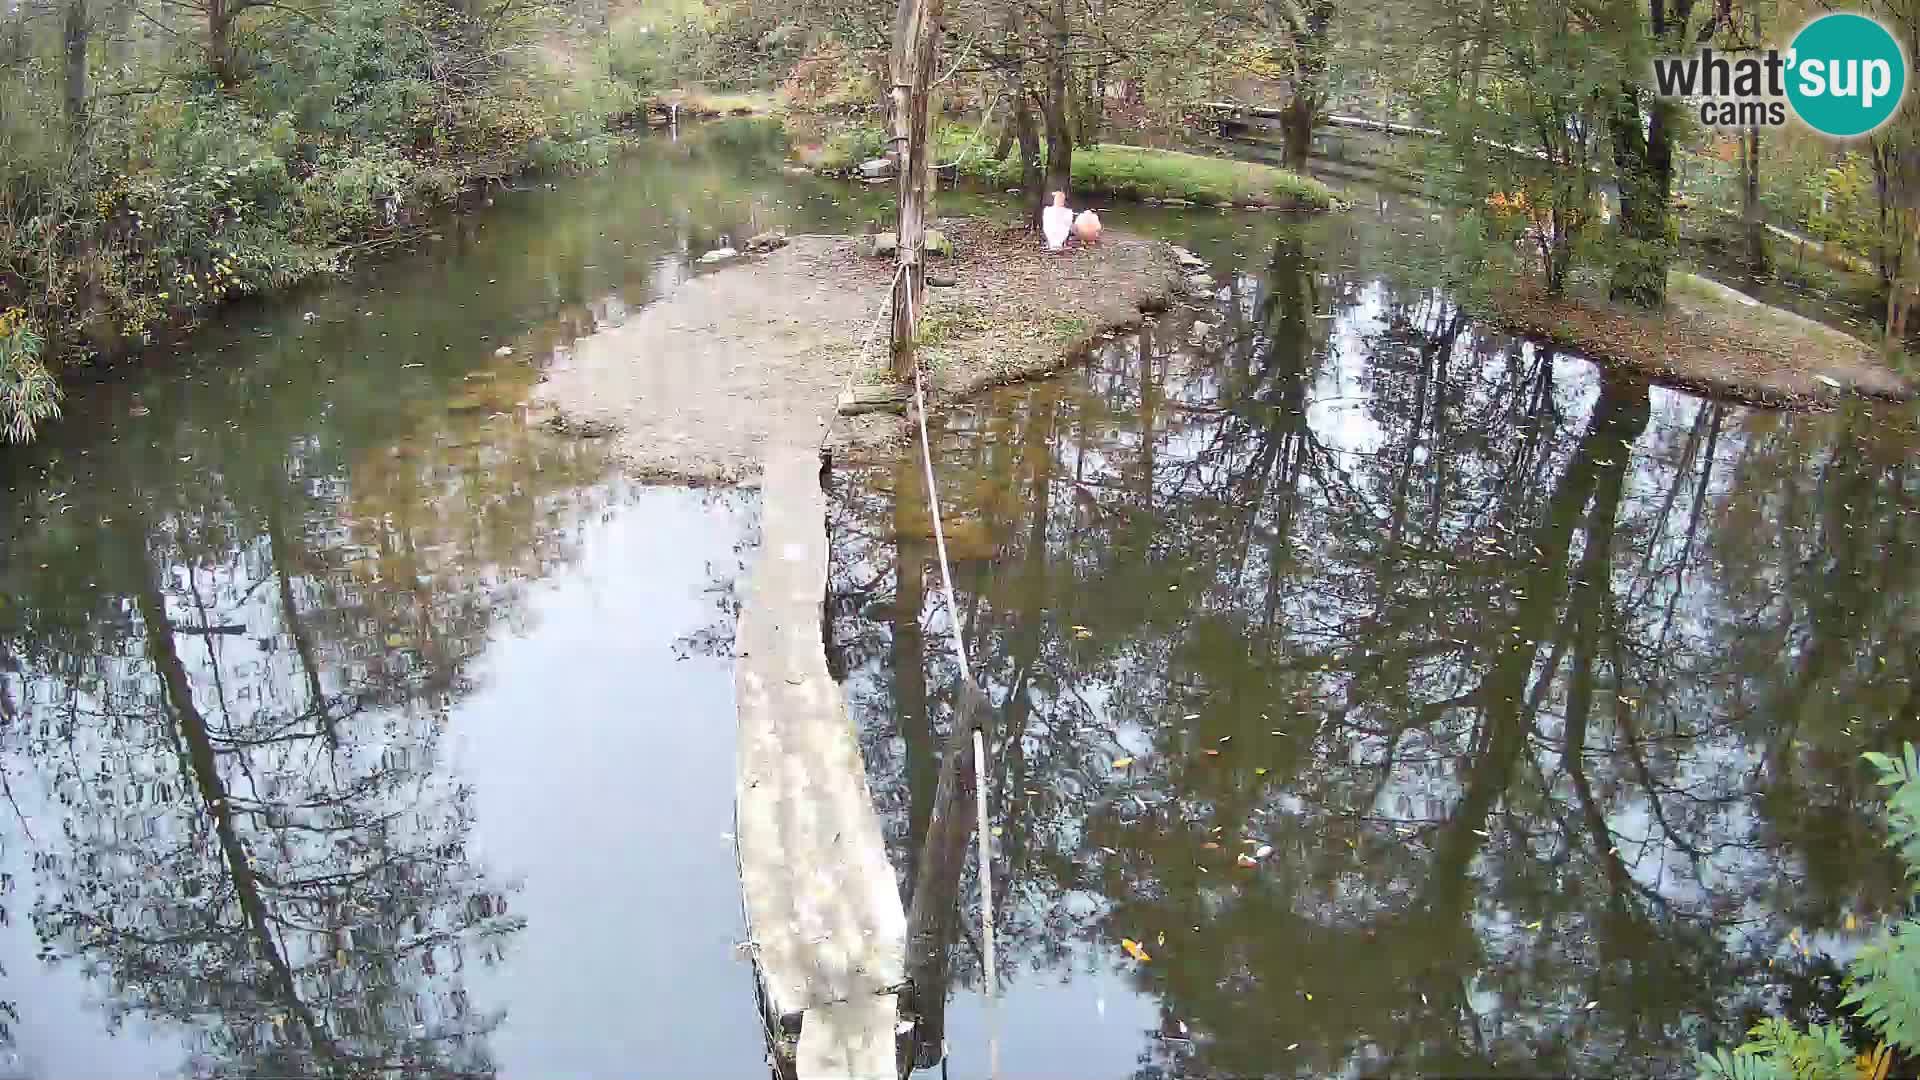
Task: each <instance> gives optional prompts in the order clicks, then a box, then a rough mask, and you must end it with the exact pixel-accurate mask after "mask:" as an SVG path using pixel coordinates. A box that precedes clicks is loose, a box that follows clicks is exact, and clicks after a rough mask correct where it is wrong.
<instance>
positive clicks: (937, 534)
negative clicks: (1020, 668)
mask: <svg viewBox="0 0 1920 1080" xmlns="http://www.w3.org/2000/svg"><path fill="white" fill-rule="evenodd" d="M907 321H908V323H909V324H910V325H911V324H913V323H915V322H917V320H916V319H915V318H914V316H913V290H912V289H911V288H909V289H908V290H907ZM913 408H914V412H916V413H918V414H919V416H920V463H921V465H922V466H924V467H925V469H926V475H927V505H928V507H929V509H931V510H932V512H933V543H934V546H935V547H936V548H937V549H938V550H939V552H940V584H941V587H942V589H943V590H944V591H945V593H946V597H947V629H949V630H951V631H952V632H953V655H954V658H955V659H957V660H959V661H960V679H961V681H962V682H965V683H966V684H967V685H968V686H971V685H973V672H972V671H971V670H969V669H968V667H967V645H966V642H965V641H964V640H962V638H961V636H960V605H959V604H958V603H957V602H955V600H954V598H953V573H952V572H951V571H949V570H948V569H947V535H946V531H945V530H944V529H943V528H942V527H941V524H940V499H939V497H938V495H937V493H936V491H935V488H934V486H933V484H934V481H933V450H932V449H931V448H930V447H929V446H928V445H927V399H926V396H925V394H923V393H922V391H921V388H920V362H919V361H918V360H915V361H914V364H913Z"/></svg>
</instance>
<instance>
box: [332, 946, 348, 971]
mask: <svg viewBox="0 0 1920 1080" xmlns="http://www.w3.org/2000/svg"><path fill="white" fill-rule="evenodd" d="M334 960H336V961H337V962H339V964H340V966H341V967H346V966H347V950H345V949H341V950H340V951H339V952H337V953H335V954H334Z"/></svg>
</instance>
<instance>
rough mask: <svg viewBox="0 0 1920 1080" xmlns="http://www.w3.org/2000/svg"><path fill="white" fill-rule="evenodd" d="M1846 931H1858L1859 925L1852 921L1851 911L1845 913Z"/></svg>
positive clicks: (1854, 920)
mask: <svg viewBox="0 0 1920 1080" xmlns="http://www.w3.org/2000/svg"><path fill="white" fill-rule="evenodd" d="M1847 929H1849V930H1858V929H1860V923H1859V922H1858V921H1857V920H1856V919H1854V917H1853V912H1851V911H1849V912H1847Z"/></svg>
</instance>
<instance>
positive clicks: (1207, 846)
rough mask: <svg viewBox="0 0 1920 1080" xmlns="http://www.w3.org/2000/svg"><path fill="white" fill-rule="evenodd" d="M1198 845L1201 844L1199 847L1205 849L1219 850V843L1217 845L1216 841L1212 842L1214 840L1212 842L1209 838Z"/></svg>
mask: <svg viewBox="0 0 1920 1080" xmlns="http://www.w3.org/2000/svg"><path fill="white" fill-rule="evenodd" d="M1200 846H1201V847H1203V848H1205V849H1206V850H1208V851H1219V850H1220V845H1219V844H1216V843H1214V842H1213V841H1211V840H1209V841H1207V842H1206V843H1204V844H1201V845H1200Z"/></svg>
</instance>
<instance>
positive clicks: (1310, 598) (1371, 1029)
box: [834, 210, 1920, 1078]
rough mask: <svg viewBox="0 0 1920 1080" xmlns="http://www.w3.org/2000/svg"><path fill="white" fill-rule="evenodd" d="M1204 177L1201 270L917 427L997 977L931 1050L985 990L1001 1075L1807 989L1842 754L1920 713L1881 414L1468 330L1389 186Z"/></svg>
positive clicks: (902, 697) (1681, 1064)
mask: <svg viewBox="0 0 1920 1080" xmlns="http://www.w3.org/2000/svg"><path fill="white" fill-rule="evenodd" d="M1231 220H1233V221H1234V222H1235V223H1236V224H1235V225H1234V226H1233V227H1232V228H1231V229H1226V228H1219V227H1216V228H1213V229H1212V230H1211V234H1212V235H1211V236H1209V237H1208V238H1207V243H1208V250H1209V254H1211V255H1213V256H1214V257H1215V258H1216V259H1217V260H1219V261H1221V262H1228V261H1230V260H1231V259H1232V257H1233V256H1234V255H1235V254H1239V255H1241V256H1243V258H1242V259H1241V261H1240V262H1239V264H1238V265H1239V268H1240V272H1239V273H1238V274H1237V275H1236V276H1235V277H1234V280H1233V282H1232V285H1231V290H1232V291H1231V295H1230V299H1229V300H1227V301H1226V302H1225V303H1223V304H1221V305H1219V306H1218V307H1217V308H1213V309H1209V310H1205V311H1200V312H1192V311H1185V312H1175V313H1173V314H1171V315H1169V316H1168V317H1166V318H1164V319H1162V320H1160V321H1159V322H1158V323H1157V324H1156V325H1152V326H1150V327H1148V328H1147V329H1145V330H1143V331H1142V332H1140V333H1138V334H1134V335H1128V336H1126V337H1124V338H1122V339H1120V340H1117V341H1114V342H1112V343H1110V344H1109V345H1107V346H1106V347H1104V348H1102V349H1101V350H1100V351H1099V352H1098V353H1097V354H1096V355H1095V357H1094V359H1093V362H1092V364H1091V367H1090V370H1088V371H1087V372H1086V373H1085V374H1084V375H1080V376H1076V377H1073V378H1067V379H1061V380H1058V381H1055V382H1049V383H1043V384H1038V385H1033V386H1027V387H1019V388H1010V389H1006V390H1003V391H1000V392H997V393H996V394H994V395H993V396H992V397H991V398H990V399H988V400H985V401H982V402H980V403H978V404H977V405H976V406H975V407H973V408H971V409H966V410H963V411H961V412H960V413H959V414H958V415H956V416H954V417H952V418H950V420H949V422H948V423H947V424H946V426H945V430H944V431H943V432H941V433H940V434H939V436H938V441H939V444H940V453H939V456H940V457H941V468H940V471H939V483H940V490H941V493H942V495H943V498H944V500H945V504H946V509H945V514H946V515H947V521H948V524H949V529H950V530H951V537H950V539H951V540H952V542H953V544H954V550H953V552H952V554H953V555H954V557H955V559H956V560H957V565H956V581H955V586H956V590H957V592H958V605H959V608H960V614H961V616H962V618H963V620H964V624H965V627H966V630H967V635H968V644H969V654H970V662H971V663H972V664H973V666H974V670H975V671H976V673H978V675H979V677H980V679H981V681H982V683H983V684H984V685H985V686H986V687H987V689H988V693H989V696H990V697H991V698H992V699H993V701H994V703H995V712H994V725H995V727H994V735H993V742H994V743H996V744H997V752H996V754H995V755H994V756H995V758H996V766H995V768H994V771H993V774H992V779H991V784H992V791H993V794H994V799H993V806H994V808H995V821H996V828H997V829H998V830H999V834H998V836H997V838H996V839H995V845H996V864H995V874H996V881H995V888H996V901H997V904H998V905H999V906H998V909H997V915H998V919H997V926H996V938H997V945H998V949H999V977H1000V979H1001V984H1002V986H1003V988H1004V989H1003V993H1004V995H1005V1000H1004V1001H1003V1002H1002V1004H1001V1006H1000V1008H999V1010H998V1016H997V1020H995V1019H993V1018H991V1017H990V1016H989V1015H988V1014H986V1013H985V1011H984V1010H983V1007H982V1003H981V999H980V997H979V972H980V957H979V950H978V946H977V943H975V942H974V941H972V940H969V941H966V942H963V943H962V944H961V945H960V946H959V948H958V949H957V961H956V963H957V976H956V983H957V991H958V992H957V997H956V999H955V1003H954V1005H953V1006H952V1010H951V1015H950V1016H949V1017H948V1021H947V1023H948V1038H949V1045H950V1049H951V1051H952V1054H953V1057H954V1060H953V1062H952V1067H951V1069H950V1074H951V1075H956V1076H961V1075H964V1076H982V1075H985V1062H986V1058H987V1052H986V1046H987V1039H988V1034H989V1031H990V1030H991V1029H992V1028H993V1027H994V1026H995V1025H997V1029H998V1032H999V1037H1000V1043H1001V1060H1002V1063H1003V1066H1004V1068H1003V1075H1008V1076H1030V1077H1042V1076H1065V1075H1075V1076H1089V1077H1091V1076H1107V1077H1141V1078H1145V1077H1164V1076H1209V1077H1227V1076H1254V1075H1287V1076H1294V1075H1300V1076H1330V1075H1416V1074H1419V1075H1486V1074H1529V1075H1563V1074H1568V1073H1579V1074H1587V1075H1644V1076H1672V1075H1691V1072H1692V1070H1691V1051H1692V1049H1693V1048H1695V1047H1700V1046H1708V1045H1714V1044H1721V1045H1731V1044H1732V1043H1737V1042H1738V1041H1740V1035H1741V1033H1742V1032H1743V1031H1744V1029H1745V1027H1746V1026H1747V1024H1748V1023H1749V1022H1750V1020H1751V1018H1752V1016H1753V1015H1754V1014H1755V1013H1756V1012H1758V1011H1763V1010H1770V1011H1775V1012H1781V1011H1784V1012H1788V1013H1790V1014H1792V1015H1795V1016H1797V1017H1799V1018H1802V1019H1806V1018H1821V1017H1823V1016H1824V1015H1825V1014H1824V1012H1823V1010H1824V1009H1826V1008H1829V1007H1831V1005H1832V1003H1833V1002H1834V1001H1835V1000H1836V999H1837V994H1836V993H1835V992H1834V988H1835V986H1836V985H1837V983H1836V982H1835V981H1834V979H1833V976H1834V975H1835V971H1836V968H1835V965H1836V963H1837V962H1844V960H1845V958H1847V957H1849V956H1850V955H1852V952H1853V951H1854V949H1855V948H1857V945H1858V943H1859V941H1860V939H1861V937H1862V936H1863V934H1864V931H1865V930H1866V929H1868V928H1870V926H1871V925H1873V924H1874V923H1876V922H1877V921H1878V920H1879V919H1880V918H1881V917H1882V916H1883V915H1885V914H1886V913H1887V912H1889V911H1890V910H1895V908H1896V905H1899V904H1901V903H1903V899H1902V897H1903V890H1902V888H1901V886H1900V883H1899V876H1898V870H1897V868H1896V867H1895V866H1894V865H1893V864H1892V863H1891V861H1890V860H1889V859H1888V857H1887V855H1886V854H1885V852H1884V850H1883V849H1882V847H1881V844H1880V838H1881V836H1882V835H1883V832H1882V829H1881V826H1880V824H1879V817H1878V814H1879V803H1878V801H1877V798H1878V796H1877V789H1876V788H1875V787H1874V786H1873V784H1872V783H1871V781H1870V778H1869V777H1868V775H1867V774H1866V773H1865V772H1863V770H1862V767H1861V764H1860V762H1859V760H1858V755H1859V753H1860V752H1861V751H1862V750H1865V749H1874V748H1879V749H1885V748H1887V747H1890V746H1894V745H1897V742H1898V740H1900V739H1903V738H1913V737H1915V736H1916V735H1920V724H1916V697H1915V689H1914V683H1913V679H1914V677H1915V674H1916V672H1915V666H1916V648H1915V646H1916V640H1915V635H1916V632H1920V624H1916V623H1915V620H1914V619H1913V616H1912V611H1913V610H1914V608H1913V607H1912V606H1911V604H1912V601H1913V600H1914V598H1915V590H1916V588H1920V567H1917V566H1916V564H1915V561H1914V554H1915V550H1914V547H1915V541H1916V539H1917V538H1920V522H1917V521H1916V518H1915V511H1916V508H1920V492H1917V491H1916V479H1920V476H1916V473H1915V472H1914V469H1913V467H1912V465H1911V464H1910V462H1911V461H1912V460H1913V459H1914V454H1915V450H1916V448H1917V447H1916V441H1915V437H1914V434H1913V432H1912V430H1911V426H1910V425H1909V423H1908V422H1907V420H1906V418H1905V417H1904V415H1902V414H1897V413H1892V412H1884V411H1882V412H1875V411H1869V410H1864V409H1863V410H1860V411H1850V412H1843V413H1839V414H1834V415H1826V416H1783V415H1779V414H1772V413H1763V412H1754V411H1749V410H1744V409H1740V408H1736V407H1730V406H1725V405H1719V404H1713V403H1709V402H1705V401H1702V400H1700V399H1697V398H1694V397H1690V396H1687V395H1684V394H1680V393H1676V392H1672V391H1668V390H1665V389H1662V388H1659V387H1650V386H1648V385H1646V384H1645V383H1644V382H1639V381H1636V380H1633V379H1630V378H1624V377H1618V376H1608V375H1604V374H1602V373H1601V372H1600V371H1599V370H1598V369H1596V368H1595V367H1594V366H1592V365H1590V364H1588V363H1586V362H1585V361H1583V360H1581V359H1579V358H1578V357H1573V356H1568V355H1562V354H1556V353H1555V352H1553V351H1551V350H1549V349H1545V348H1539V347H1535V346H1533V345H1530V344H1526V343H1522V342H1518V341H1515V340H1513V339H1511V338H1507V337H1504V336H1501V335H1498V334H1494V333H1489V332H1488V331H1487V330H1486V329H1485V328H1483V327H1480V326H1477V325H1475V324H1474V323H1473V322H1472V321H1471V320H1469V319H1467V318H1465V317H1464V316H1463V315H1462V314H1461V312H1460V311H1459V310H1458V309H1456V308H1455V307H1453V306H1452V305H1451V304H1450V303H1449V302H1448V300H1447V299H1446V297H1445V296H1444V295H1443V294H1442V293H1441V292H1439V291H1437V290H1435V289H1433V288H1432V287H1431V286H1430V285H1429V284H1428V282H1430V281H1431V280H1432V278H1431V276H1430V275H1429V274H1427V273H1426V272H1423V271H1418V270H1414V271H1409V270H1406V269H1403V268H1404V267H1406V266H1410V265H1418V263H1419V259H1418V258H1417V257H1414V258H1409V257H1408V256H1409V255H1416V256H1417V254H1418V250H1419V249H1420V248H1421V246H1422V245H1421V241H1420V239H1419V237H1418V235H1417V234H1418V233H1419V232H1420V231H1421V229H1420V226H1419V223H1420V222H1421V221H1423V220H1426V215H1425V214H1424V213H1421V214H1418V215H1415V216H1412V217H1409V216H1407V215H1405V214H1397V215H1392V216H1390V217H1389V219H1388V222H1394V221H1396V220H1397V222H1398V223H1391V224H1390V223H1388V222H1382V221H1381V220H1380V219H1379V218H1377V217H1375V216H1374V215H1372V214H1370V213H1369V212H1367V211H1366V210H1362V211H1357V212H1356V214H1355V215H1354V216H1353V217H1352V218H1351V219H1349V220H1344V221H1343V220H1335V221H1330V222H1326V223H1322V224H1319V225H1312V226H1288V225H1282V224H1278V223H1268V222H1265V221H1256V222H1253V223H1251V224H1249V223H1247V222H1246V220H1245V219H1231ZM1409 220H1411V221H1412V222H1414V223H1415V224H1414V225H1413V226H1411V227H1410V226H1408V225H1407V224H1406V222H1407V221H1409ZM1396 249H1398V250H1397V251H1396ZM914 468H915V466H913V465H912V464H911V463H909V464H906V465H903V466H901V467H899V468H895V469H877V470H874V471H872V472H871V473H869V474H867V475H865V476H863V477H860V478H859V479H858V480H857V481H856V482H854V483H851V484H848V485H846V486H844V487H843V488H842V490H841V493H840V497H839V501H838V506H837V511H836V513H837V517H836V526H837V527H836V532H835V535H834V539H835V541H836V545H837V546H836V554H837V558H838V559H839V564H838V567H837V578H838V581H839V583H840V585H839V592H838V596H837V607H836V621H835V625H834V636H835V640H836V643H837V644H838V645H839V646H840V647H841V648H842V649H843V650H844V653H845V656H846V662H847V663H848V665H849V667H850V669H851V672H852V674H851V678H850V687H851V691H850V698H851V700H852V701H853V702H854V705H855V709H856V713H857V716H858V717H859V720H860V723H861V728H862V731H863V736H864V739H865V743H866V747H867V753H868V758H869V762H870V768H871V774H872V779H873V783H874V785H875V788H876V792H877V798H878V799H879V801H880V802H881V804H882V807H883V809H884V811H885V813H886V814H887V821H888V834H889V838H890V843H891V844H892V846H893V850H894V855H895V859H896V864H897V865H898V866H900V867H901V868H902V873H903V880H910V877H909V876H908V875H907V874H906V873H905V868H907V867H911V866H913V865H915V860H916V859H917V858H918V857H919V849H918V846H917V842H916V838H917V836H918V834H919V832H920V829H921V828H922V823H923V822H924V821H925V819H926V816H927V814H928V813H929V812H930V808H931V806H932V788H933V783H934V780H935V776H936V771H937V760H938V759H937V755H938V748H939V746H940V741H941V739H943V737H944V736H945V733H946V732H947V730H948V725H949V724H950V723H951V720H952V715H953V702H954V684H955V678H956V670H955V665H954V663H953V659H952V655H951V652H950V648H949V646H948V639H947V632H948V630H947V628H948V627H949V625H950V622H949V620H950V619H951V617H952V613H951V612H950V611H948V609H947V605H946V604H945V603H944V602H943V600H942V599H941V597H940V594H939V590H938V579H937V575H936V574H935V573H934V571H933V569H932V566H933V564H932V562H931V560H932V558H933V545H932V542H931V540H930V530H929V528H928V523H927V515H926V512H925V511H924V510H923V509H921V508H920V507H921V505H922V502H923V500H924V498H925V495H924V483H923V482H922V481H921V480H920V478H919V476H918V474H917V473H916V472H915V471H914ZM1127 759H1131V764H1129V765H1126V766H1124V767H1119V766H1118V764H1117V763H1119V762H1122V761H1125V760H1127ZM1269 848H1270V849H1271V850H1270V851H1268V852H1267V853H1266V854H1264V855H1262V856H1260V857H1258V858H1256V859H1255V860H1254V862H1255V865H1254V866H1252V867H1251V868H1249V867H1245V866H1242V865H1240V860H1239V856H1240V855H1242V854H1247V855H1250V856H1251V855H1258V854H1259V853H1260V852H1262V851H1264V850H1265V849H1269ZM964 892H965V894H966V901H965V903H966V905H967V910H968V911H969V912H976V911H977V907H976V906H975V905H976V904H977V899H976V897H977V893H976V892H975V886H974V885H973V884H972V879H971V878H969V879H968V883H967V885H966V886H965V887H964ZM969 918H970V919H975V920H977V918H978V916H977V914H970V915H969ZM1855 928H1858V929H1855ZM971 932H972V934H973V936H974V937H975V938H977V933H978V931H977V924H976V925H974V929H973V930H972V931H971ZM1123 938H1131V939H1133V940H1134V941H1137V942H1139V943H1140V944H1141V945H1142V946H1143V948H1144V949H1145V951H1146V952H1147V953H1148V954H1149V956H1150V959H1149V960H1148V961H1146V962H1144V963H1142V962H1139V961H1137V960H1135V959H1131V958H1129V957H1128V955H1127V954H1126V952H1125V951H1123V947H1122V945H1121V941H1122V939H1123Z"/></svg>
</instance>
